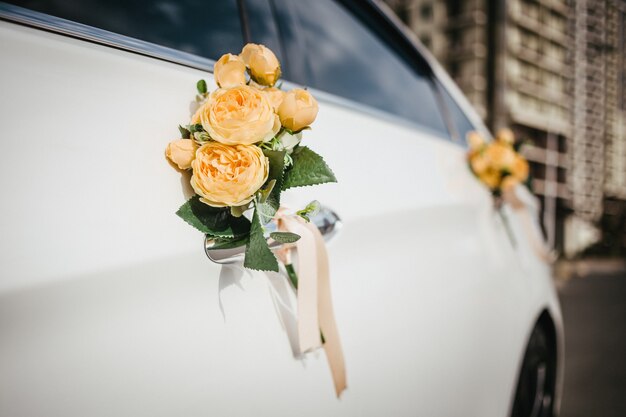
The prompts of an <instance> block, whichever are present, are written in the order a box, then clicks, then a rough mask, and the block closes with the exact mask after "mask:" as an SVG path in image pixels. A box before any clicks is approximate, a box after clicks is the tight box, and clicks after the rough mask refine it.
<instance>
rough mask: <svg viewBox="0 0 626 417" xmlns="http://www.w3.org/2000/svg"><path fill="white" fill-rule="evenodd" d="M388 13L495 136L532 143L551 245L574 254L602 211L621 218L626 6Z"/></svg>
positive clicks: (419, 3) (528, 151)
mask: <svg viewBox="0 0 626 417" xmlns="http://www.w3.org/2000/svg"><path fill="white" fill-rule="evenodd" d="M386 2H387V3H388V4H389V5H390V6H391V8H392V9H393V10H395V11H396V13H397V14H398V15H399V17H400V18H401V19H402V20H403V21H404V22H405V23H406V24H407V26H408V27H409V28H410V29H411V30H413V31H414V32H415V33H416V34H417V36H418V37H419V38H420V40H421V41H422V43H423V44H424V45H425V46H426V47H427V48H428V49H430V51H431V52H432V53H433V55H434V56H435V57H436V58H437V59H438V60H439V62H441V63H442V64H443V66H444V67H445V68H446V69H447V71H448V73H449V74H450V75H451V77H452V78H453V79H454V80H455V81H456V83H457V84H458V85H459V87H460V88H461V90H463V92H464V93H465V95H466V96H467V97H468V99H469V100H470V102H471V103H472V104H473V105H474V107H475V108H476V109H477V111H478V113H479V114H480V115H481V116H482V117H483V119H484V120H485V121H486V123H487V125H488V126H489V127H490V128H491V129H492V131H495V130H497V129H498V128H500V127H503V126H509V127H511V128H512V129H513V130H514V131H515V133H516V136H517V137H518V138H523V139H528V140H529V141H530V142H531V144H530V145H528V146H525V147H524V151H523V152H524V154H525V155H526V157H527V158H528V159H529V161H530V162H531V167H532V171H531V172H532V176H533V190H534V191H535V193H536V194H537V195H538V197H539V198H540V200H541V202H542V208H543V221H544V225H545V228H546V235H547V238H548V241H549V242H550V244H551V245H553V246H555V247H556V248H557V249H559V250H561V251H565V252H567V253H569V254H574V253H576V252H579V251H580V250H582V249H583V248H585V247H586V246H588V245H589V244H590V243H592V242H593V241H594V240H597V238H598V237H599V233H598V230H597V227H596V226H597V225H598V224H599V223H600V222H601V220H602V219H603V217H604V216H605V215H606V214H607V210H608V211H609V212H611V211H612V212H615V215H616V216H618V217H619V216H623V215H624V201H626V136H625V133H626V129H625V126H626V124H625V123H626V112H625V108H624V101H625V100H626V99H625V93H626V91H625V87H624V83H625V82H626V80H625V77H626V75H625V74H626V71H625V65H624V64H625V63H624V56H625V55H626V50H625V45H624V42H625V40H624V38H625V33H624V25H625V23H626V20H625V19H626V18H625V17H624V16H625V14H626V0H535V1H532V0H466V1H457V0H386ZM622 232H624V229H623V228H622ZM622 238H623V239H624V240H623V242H622V243H623V245H624V247H626V236H623V237H622Z"/></svg>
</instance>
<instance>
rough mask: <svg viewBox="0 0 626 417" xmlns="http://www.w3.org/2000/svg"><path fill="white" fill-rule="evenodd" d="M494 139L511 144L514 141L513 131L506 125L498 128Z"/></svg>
mask: <svg viewBox="0 0 626 417" xmlns="http://www.w3.org/2000/svg"><path fill="white" fill-rule="evenodd" d="M496 139H497V140H498V141H500V142H503V143H506V144H507V145H511V146H512V145H513V144H514V143H515V135H513V131H512V130H511V129H509V128H506V127H504V128H502V129H500V130H498V134H497V135H496Z"/></svg>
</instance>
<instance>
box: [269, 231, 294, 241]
mask: <svg viewBox="0 0 626 417" xmlns="http://www.w3.org/2000/svg"><path fill="white" fill-rule="evenodd" d="M270 237H271V238H272V239H274V240H275V241H276V242H280V243H294V242H297V241H298V240H300V235H297V234H295V233H291V232H273V233H270Z"/></svg>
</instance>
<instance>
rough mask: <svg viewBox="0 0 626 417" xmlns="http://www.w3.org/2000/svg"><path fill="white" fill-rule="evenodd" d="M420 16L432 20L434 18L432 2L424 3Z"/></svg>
mask: <svg viewBox="0 0 626 417" xmlns="http://www.w3.org/2000/svg"><path fill="white" fill-rule="evenodd" d="M420 16H421V18H422V20H425V21H430V20H431V19H432V18H433V5H432V4H431V3H426V4H422V6H421V7H420Z"/></svg>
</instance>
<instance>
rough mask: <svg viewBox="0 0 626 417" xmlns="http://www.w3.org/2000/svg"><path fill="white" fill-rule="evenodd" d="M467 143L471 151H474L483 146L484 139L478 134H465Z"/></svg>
mask: <svg viewBox="0 0 626 417" xmlns="http://www.w3.org/2000/svg"><path fill="white" fill-rule="evenodd" d="M467 143H468V145H469V147H470V149H471V150H473V151H475V150H478V149H480V148H482V147H483V146H484V145H485V139H483V137H482V136H481V135H480V134H479V133H478V132H474V131H472V132H468V133H467Z"/></svg>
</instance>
